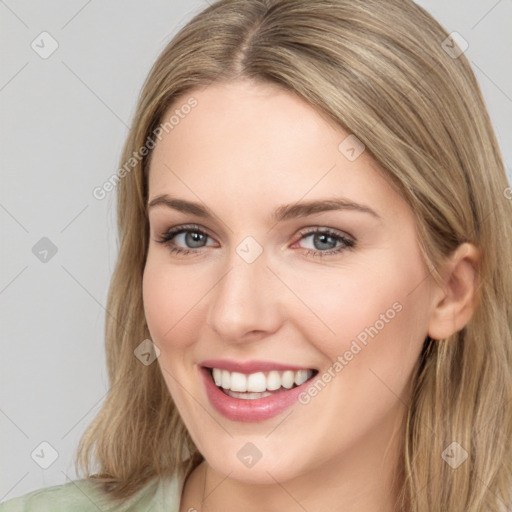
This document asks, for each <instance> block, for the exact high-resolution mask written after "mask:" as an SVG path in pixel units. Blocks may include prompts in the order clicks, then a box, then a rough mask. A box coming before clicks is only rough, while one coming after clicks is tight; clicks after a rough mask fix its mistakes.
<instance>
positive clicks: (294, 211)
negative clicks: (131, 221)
mask: <svg viewBox="0 0 512 512" xmlns="http://www.w3.org/2000/svg"><path fill="white" fill-rule="evenodd" d="M147 206H148V210H149V209H151V208H154V207H156V206H166V207H167V208H172V209H173V210H177V211H179V212H183V213H189V214H192V215H196V216H197V217H202V218H206V219H211V218H213V217H215V215H214V214H213V213H212V212H211V211H210V209H209V208H207V207H206V206H204V205H203V204H201V203H194V202H192V201H186V200H185V199H178V198H175V197H171V196H169V195H167V194H161V195H158V196H156V197H155V198H154V199H152V200H151V201H149V202H148V205H147ZM336 210H338V211H339V210H352V211H356V212H362V213H368V214H370V215H372V216H373V217H375V218H377V219H380V220H382V217H381V216H380V215H379V214H378V213H377V212H376V211H374V210H372V209H371V208H370V207H369V206H365V205H362V204H358V203H354V202H352V201H348V200H346V199H341V198H328V199H319V200H315V201H306V202H301V203H294V204H284V205H281V206H279V207H278V208H276V209H275V210H274V212H273V214H272V216H271V217H270V220H271V221H273V222H281V221H284V220H289V219H294V218H298V217H307V216H308V215H313V214H315V213H321V212H327V211H336Z"/></svg>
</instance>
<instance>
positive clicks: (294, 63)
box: [2, 0, 512, 512]
mask: <svg viewBox="0 0 512 512" xmlns="http://www.w3.org/2000/svg"><path fill="white" fill-rule="evenodd" d="M115 185H116V186H117V188H118V227H119V234H120V242H121V244H120V252H119V257H118V262H117V266H116V269H115V272H114V275H113V278H112V283H111V288H110V296H109V304H108V312H109V315H107V332H106V338H107V362H108V369H109V375H110V379H111V390H110V394H109V396H108V397H107V399H106V401H105V403H104V405H103V408H102V410H101V411H100V413H99V414H98V416H97V418H96V419H95V421H94V422H93V424H92V425H91V426H90V427H89V429H88V430H87V432H86V433H85V435H84V437H83V439H82V440H81V444H80V447H79V453H78V457H77V462H78V463H79V464H80V466H81V467H82V468H83V469H84V470H85V474H86V478H85V479H83V480H79V481H77V482H74V483H70V484H66V485H64V486H59V487H54V488H51V489H45V490H41V491H38V492H35V493H31V494H30V495H27V496H26V497H23V498H20V499H18V500H12V501H11V502H9V503H7V504H4V505H3V508H2V510H4V511H6V512H7V511H9V510H14V507H15V506H16V505H17V504H20V503H24V504H25V507H26V508H25V510H43V508H44V507H45V506H48V507H49V508H50V509H52V510H56V509H58V507H57V508H56V505H59V506H61V509H62V510H64V509H65V507H64V504H69V509H73V510H97V508H100V510H176V511H178V510H179V511H180V512H184V511H193V510H198V511H200V510H203V511H218V510H223V511H229V510H235V509H236V510H240V509H243V510H245V511H251V510H277V509H279V510H299V509H302V510H308V511H316V510H343V511H350V512H351V511H356V510H357V511H363V510H364V511H377V510H379V511H404V512H405V511H414V512H427V511H429V512H434V511H436V512H438V511H440V510H449V511H450V512H457V511H461V512H462V511H465V512H466V511H472V512H476V511H490V510H508V509H510V507H511V505H512V498H511V496H510V490H511V488H512V475H511V448H510V436H511V434H512V413H511V409H510V401H511V400H512V380H511V368H512V357H511V348H512V339H511V326H512V304H511V301H510V297H511V296H512V289H511V288H512V276H511V270H510V261H511V260H512V254H511V252H512V249H511V247H512V246H511V241H512V233H511V224H510V218H511V213H512V209H511V202H510V200H509V199H508V197H509V195H507V190H509V189H508V188H507V187H508V184H507V181H506V176H505V172H504V166H503V162H502V159H501V156H500V152H499V148H498V145H497V143H496V139H495V136H494V133H493V130H492V127H491V124H490V121H489V117H488V114H487V111H486V108H485V105H484V102H483V99H482V96H481V93H480V90H479V87H478V85H477V82H476V80H475V77H474V75H473V73H472V71H471V69H470V66H469V64H468V62H467V60H466V58H465V56H464V55H463V52H462V50H461V48H460V47H459V46H457V41H456V40H454V38H450V37H449V35H448V34H447V33H446V32H445V31H444V29H442V28H441V27H440V26H439V24H438V23H437V22H436V21H435V20H433V19H432V17H431V16H430V15H429V14H427V13H426V12H425V11H424V10H423V9H422V8H420V7H418V6H417V5H415V4H414V3H412V2H408V1H407V2H404V1H402V0H401V1H398V0H391V1H390V0H386V1H383V0H365V1H363V2H351V1H348V0H346V1H345V0H311V1H308V2H297V1H296V0H293V1H292V0H249V1H248V0H221V1H219V2H217V3H215V4H213V5H212V6H210V7H208V8H207V9H205V10H204V11H203V12H202V13H200V14H199V15H197V16H196V17H195V18H194V19H193V20H192V21H191V22H189V23H188V24H187V26H186V27H184V28H183V29H182V30H181V31H180V32H179V33H178V35H177V36H176V37H175V38H174V39H173V41H172V42H171V43H170V44H169V45H168V46H167V48H166V49H165V50H164V52H163V53H162V54H161V55H160V57H159V58H158V60H157V62H156V63H155V65H154V67H153V69H152V70H151V72H150V74H149V77H148V79H147V80H146V83H145V85H144V88H143V91H142V94H141V97H140V100H139V104H138V108H137V112H136V115H135V121H134V123H133V126H132V128H131V130H130V133H129V135H128V139H127V142H126V145H125V148H124V153H123V158H122V162H121V166H120V169H119V171H118V175H117V178H116V183H115ZM91 458H92V460H93V461H95V462H96V464H97V466H96V467H97V468H98V469H97V470H96V469H93V465H90V459H91ZM10 504H12V506H10ZM151 507H152V508H151Z"/></svg>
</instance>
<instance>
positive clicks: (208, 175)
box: [143, 81, 432, 483]
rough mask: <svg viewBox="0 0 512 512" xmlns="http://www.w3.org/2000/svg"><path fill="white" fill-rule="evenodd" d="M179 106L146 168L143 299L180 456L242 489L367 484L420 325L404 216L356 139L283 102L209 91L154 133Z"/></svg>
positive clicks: (425, 311) (286, 98) (250, 89)
mask: <svg viewBox="0 0 512 512" xmlns="http://www.w3.org/2000/svg"><path fill="white" fill-rule="evenodd" d="M191 97H193V98H194V99H195V101H196V102H197V103H195V102H194V100H191V99H190V98H191ZM187 101H188V102H189V103H188V104H194V105H195V106H194V107H193V108H184V109H181V110H180V112H181V115H180V116H179V122H175V123H174V124H173V128H172V129H171V130H168V133H165V131H164V132H163V137H162V138H161V140H160V141H159V142H158V143H157V145H156V148H155V149H154V154H153V159H152V162H151V168H150V175H149V201H148V203H149V205H150V206H149V218H150V241H149V249H148V257H147V263H146V267H145V271H144V291H143V293H144V307H145V313H146V318H147V322H148V326H149V330H150V334H151V337H152V341H153V342H154V343H155V344H156V345H157V347H158V348H159V350H160V355H159V358H158V364H159V365H160V368H161V370H162V374H163V377H164V379H165V381H166V383H167V386H168V388H169V392H170V393H171V395H172V398H173V400H174V401H175V403H176V405H177V407H178V409H179V412H180V414H181V417H182V418H183V421H184V422H185V424H186V426H187V428H188V430H189V432H190V435H191V436H192V439H193V440H194V442H195V443H196V445H197V447H198V449H199V450H200V452H201V453H202V455H203V456H204V457H205V459H206V461H207V463H208V465H209V466H211V467H212V468H213V469H214V470H216V471H218V472H219V473H222V474H224V475H227V474H230V477H231V478H234V479H237V480H240V481H245V482H252V483H275V481H276V480H277V481H279V482H283V481H285V480H288V479H291V478H294V477H298V476H304V475H306V474H307V473H308V472H309V471H311V470H312V469H314V470H315V471H321V470H325V471H326V473H325V475H328V474H332V473H330V472H332V471H333V470H336V471H337V474H339V472H340V471H342V468H343V467H345V468H348V467H351V468H352V470H354V467H355V466H357V467H359V468H360V469H361V470H363V468H366V469H367V466H368V465H369V464H371V465H372V466H371V467H374V468H375V463H376V461H377V462H378V463H379V464H382V461H383V460H384V454H385V451H386V447H387V445H388V443H389V441H390V438H391V436H392V434H393V433H396V432H397V429H398V427H399V425H400V420H401V419H402V417H403V415H404V414H405V413H406V411H407V405H406V404H407V403H408V388H407V385H408V383H409V380H410V378H411V374H412V371H413V367H414V365H415V363H416V361H417V359H418V356H419V354H420V351H421V347H422V344H423V341H424V339H425V337H426V336H427V333H428V322H429V313H430V311H431V309H432V308H431V303H432V294H431V292H432V283H431V279H430V278H429V277H428V270H427V268H426V266H425V265H424V263H423V262H422V259H421V256H420V250H419V247H418V243H417V240H416V229H415V224H414V220H413V214H412V212H411V210H410V209H409V207H408V206H407V204H406V203H405V202H404V200H403V199H402V198H401V197H400V195H399V194H398V193H397V192H396V191H395V190H394V189H393V188H392V187H391V186H390V184H389V183H388V182H387V181H386V180H385V179H384V178H383V176H382V175H381V174H380V172H379V170H378V168H377V166H376V164H375V163H374V162H373V161H372V159H371V157H370V155H369V154H368V152H366V151H364V150H363V151H362V153H361V150H362V149H363V147H361V146H360V145H359V144H358V141H357V140H355V139H354V138H353V136H350V137H349V135H350V134H349V133H347V132H345V131H344V130H342V129H341V128H339V127H338V126H337V125H335V124H334V123H333V122H331V121H329V120H328V119H327V118H326V117H325V116H323V115H320V114H319V113H318V112H317V111H316V110H315V109H313V108H312V107H311V106H309V105H308V104H307V103H305V102H304V101H303V100H301V99H299V98H298V97H296V96H294V95H293V94H292V93H290V92H286V91H283V90H281V89H277V88H275V87H272V86H270V85H269V86H263V85H261V84H259V85H256V84H254V83H250V82H246V81H245V82H233V83H230V84H213V85H211V86H209V87H207V88H206V89H204V90H201V91H199V90H197V91H193V93H191V94H189V95H185V96H183V97H182V99H180V100H179V101H177V102H176V103H175V104H174V105H173V107H172V109H170V110H169V112H168V113H167V114H166V116H165V119H164V121H165V120H167V119H168V118H169V117H170V116H171V115H172V114H173V113H174V111H175V110H176V109H178V110H179V109H180V107H181V106H182V105H186V104H187ZM185 112H188V113H185ZM347 137H349V138H348V139H347ZM359 153H361V154H359ZM176 200H179V201H180V203H178V202H176ZM328 202H329V203H328ZM334 202H338V203H334ZM341 202H345V203H346V205H345V207H343V206H339V205H340V204H341ZM192 203H193V205H194V206H193V205H192ZM313 203H315V205H313ZM324 203H325V204H324ZM322 204H323V206H322ZM336 204H337V205H338V206H336ZM180 205H181V208H180V207H179V206H180ZM305 205H310V206H311V205H313V206H311V207H306V206H305ZM347 205H348V206H347ZM185 206H186V207H185ZM176 228H178V229H176ZM171 229H172V230H175V233H169V231H170V230H171ZM180 229H183V231H181V232H179V231H180ZM185 229H187V230H188V231H184V230H185ZM176 231H178V232H179V233H176ZM315 231H317V232H315ZM166 237H167V242H165V243H164V242H163V241H164V240H165V239H166ZM173 249H178V250H181V251H186V252H180V253H177V252H173ZM237 363H239V364H238V366H237ZM244 363H247V365H244ZM251 363H254V364H253V365H252V366H251ZM259 363H261V365H259V366H258V364H259ZM205 367H217V368H218V370H216V371H215V372H216V375H217V374H218V375H219V376H218V377H217V378H218V379H219V382H220V383H221V385H222V384H223V385H224V386H225V387H228V386H232V387H235V388H237V386H240V388H238V389H243V386H244V384H249V385H250V386H251V389H253V392H254V393H256V390H261V389H263V387H262V388H260V387H258V386H266V387H267V388H274V387H276V386H281V388H280V390H272V393H270V396H266V397H264V398H256V399H254V400H253V399H251V398H249V395H248V394H245V395H243V396H245V397H246V398H233V397H231V396H228V394H226V393H225V392H223V391H221V390H220V388H219V387H218V386H216V385H215V384H214V383H213V380H212V377H211V375H210V371H209V370H206V369H205ZM223 369H224V371H222V370H223ZM287 369H288V370H287ZM297 369H303V370H315V371H316V373H315V374H314V376H313V378H311V379H310V380H308V381H306V382H304V383H303V384H301V385H300V386H298V387H293V388H291V389H289V390H288V389H287V387H289V386H290V385H293V386H295V382H292V380H294V379H295V377H298V379H297V381H298V383H299V384H300V382H301V379H304V378H307V377H309V376H310V372H306V371H303V372H299V373H298V374H297V373H295V371H294V370H297ZM228 370H231V371H232V372H235V375H234V376H233V373H230V372H228ZM290 372H292V373H290ZM239 374H242V375H239ZM250 374H255V375H256V376H254V375H251V376H250V377H247V376H248V375H250ZM252 386H255V387H252ZM299 388H300V389H299ZM240 393H241V391H240ZM251 396H254V397H258V396H261V395H251ZM355 470H356V471H357V468H356V469H355Z"/></svg>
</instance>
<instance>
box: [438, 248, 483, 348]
mask: <svg viewBox="0 0 512 512" xmlns="http://www.w3.org/2000/svg"><path fill="white" fill-rule="evenodd" d="M480 258H481V255H480V251H479V250H478V249H477V248H476V247H475V246H474V245H473V244H470V243H463V244H461V245H459V247H457V249H456V250H455V251H454V252H453V254H452V256H450V258H448V260H447V261H446V262H445V264H444V266H443V268H442V269H441V271H440V274H441V276H442V278H443V281H442V283H441V285H437V284H436V288H437V290H436V293H434V295H433V297H434V301H433V303H432V308H433V309H432V312H431V315H430V322H429V328H428V335H429V336H430V337H431V338H432V339H434V340H442V339H445V338H447V337H448V336H451V335H452V334H454V333H455V332H457V331H460V330H461V329H462V328H463V327H464V326H465V325H466V324H467V323H468V321H469V319H470V318H471V316H472V314H473V311H474V309H475V306H476V292H477V289H478V286H479V281H480V280H479V264H480Z"/></svg>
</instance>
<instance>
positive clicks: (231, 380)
mask: <svg viewBox="0 0 512 512" xmlns="http://www.w3.org/2000/svg"><path fill="white" fill-rule="evenodd" d="M212 374H213V380H214V381H215V384H216V385H217V386H219V387H222V388H223V389H225V390H231V391H233V392H235V393H245V392H247V393H262V392H264V391H275V390H277V389H279V388H281V387H283V388H285V389H291V388H292V387H293V386H294V385H297V386H300V385H301V384H304V382H306V381H307V380H308V379H310V378H311V376H312V375H313V371H312V370H298V371H296V372H294V371H292V370H286V371H284V372H282V371H277V370H272V371H270V372H268V374H267V375H265V373H264V372H256V373H251V374H249V375H247V374H245V373H240V372H228V371H227V370H221V369H219V368H213V371H212Z"/></svg>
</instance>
